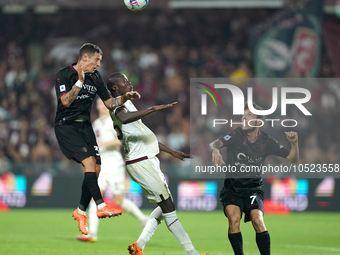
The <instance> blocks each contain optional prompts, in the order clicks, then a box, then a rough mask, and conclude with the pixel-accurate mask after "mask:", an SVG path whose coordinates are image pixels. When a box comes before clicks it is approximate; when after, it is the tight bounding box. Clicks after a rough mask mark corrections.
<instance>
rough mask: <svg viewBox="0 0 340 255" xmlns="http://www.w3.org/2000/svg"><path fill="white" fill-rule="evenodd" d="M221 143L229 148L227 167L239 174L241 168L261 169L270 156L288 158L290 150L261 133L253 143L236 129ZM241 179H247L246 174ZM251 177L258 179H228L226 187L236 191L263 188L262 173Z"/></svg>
mask: <svg viewBox="0 0 340 255" xmlns="http://www.w3.org/2000/svg"><path fill="white" fill-rule="evenodd" d="M220 141H221V142H222V143H223V147H227V159H226V165H230V166H235V167H236V169H237V172H240V171H239V170H240V169H241V166H257V167H261V165H263V164H264V161H265V159H266V157H267V156H269V155H276V156H280V157H283V158H286V157H287V156H288V154H289V150H287V149H286V148H284V147H283V146H282V145H280V144H279V143H278V142H277V141H276V140H275V139H274V138H273V137H271V136H270V135H268V134H266V133H264V132H259V136H258V139H257V140H256V141H255V142H254V143H251V142H250V141H249V140H248V139H247V133H246V132H244V131H243V130H242V128H236V129H235V130H233V131H231V132H229V133H228V134H227V135H226V136H224V137H222V138H220ZM242 174H243V173H242ZM239 176H240V175H239ZM241 177H246V173H245V174H243V175H242V176H241ZM251 177H258V178H227V179H226V181H225V186H228V185H231V186H233V188H234V189H235V190H239V189H243V188H246V189H247V188H258V187H262V184H263V180H262V178H261V174H260V173H259V174H257V175H256V176H254V173H252V174H251Z"/></svg>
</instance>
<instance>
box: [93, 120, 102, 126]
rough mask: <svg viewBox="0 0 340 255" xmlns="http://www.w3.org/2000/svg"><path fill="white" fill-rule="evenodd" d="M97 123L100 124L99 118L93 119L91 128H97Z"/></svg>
mask: <svg viewBox="0 0 340 255" xmlns="http://www.w3.org/2000/svg"><path fill="white" fill-rule="evenodd" d="M99 122H100V118H98V119H95V120H94V121H93V122H92V126H93V127H97V126H99Z"/></svg>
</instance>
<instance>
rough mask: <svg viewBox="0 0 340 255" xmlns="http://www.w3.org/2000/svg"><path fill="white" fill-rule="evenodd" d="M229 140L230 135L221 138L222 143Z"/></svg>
mask: <svg viewBox="0 0 340 255" xmlns="http://www.w3.org/2000/svg"><path fill="white" fill-rule="evenodd" d="M230 138H231V136H230V135H226V136H225V137H223V139H224V141H228V140H229V139H230Z"/></svg>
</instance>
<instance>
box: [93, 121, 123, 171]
mask: <svg viewBox="0 0 340 255" xmlns="http://www.w3.org/2000/svg"><path fill="white" fill-rule="evenodd" d="M92 128H93V131H94V134H95V135H96V139H97V142H98V143H105V142H110V141H113V140H115V139H116V137H117V133H116V131H115V130H114V129H113V123H112V120H111V118H110V116H107V117H106V118H105V119H100V118H98V119H96V120H95V121H94V122H93V124H92ZM99 149H100V157H101V158H102V161H103V160H105V159H107V160H111V162H112V161H114V162H115V164H116V165H118V164H119V165H120V164H124V161H123V157H122V154H121V152H120V145H116V146H108V145H105V146H99Z"/></svg>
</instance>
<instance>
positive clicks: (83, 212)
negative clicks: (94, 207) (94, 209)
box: [78, 208, 86, 215]
mask: <svg viewBox="0 0 340 255" xmlns="http://www.w3.org/2000/svg"><path fill="white" fill-rule="evenodd" d="M78 213H79V214H82V215H86V212H85V211H83V210H81V209H79V208H78Z"/></svg>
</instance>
